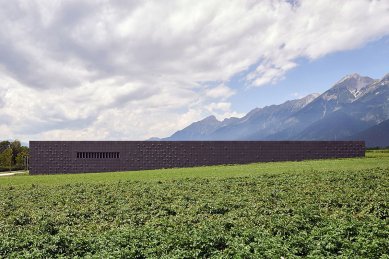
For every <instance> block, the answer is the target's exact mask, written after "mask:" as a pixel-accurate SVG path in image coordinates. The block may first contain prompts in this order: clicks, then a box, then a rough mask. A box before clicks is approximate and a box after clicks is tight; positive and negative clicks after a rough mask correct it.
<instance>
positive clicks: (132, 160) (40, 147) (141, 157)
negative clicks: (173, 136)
mask: <svg viewBox="0 0 389 259" xmlns="http://www.w3.org/2000/svg"><path fill="white" fill-rule="evenodd" d="M364 155H365V143H364V142H363V141H31V142H30V166H29V168H30V174H68V173H89V172H113V171H130V170H146V169H158V168H173V167H193V166H204V165H220V164H247V163H255V162H271V161H300V160H307V159H325V158H347V157H362V156H364Z"/></svg>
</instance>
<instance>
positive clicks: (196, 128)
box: [165, 94, 319, 140]
mask: <svg viewBox="0 0 389 259" xmlns="http://www.w3.org/2000/svg"><path fill="white" fill-rule="evenodd" d="M318 95H319V94H311V95H308V96H306V97H304V98H301V99H297V100H292V101H287V102H285V103H283V104H280V105H271V106H266V107H264V108H256V109H254V110H252V111H250V112H249V113H248V114H247V115H246V116H244V117H242V118H229V119H225V120H223V121H218V120H217V119H216V117H215V116H209V117H207V118H205V119H204V120H201V121H198V122H195V123H192V124H191V125H189V126H188V127H186V128H184V129H182V130H180V131H177V132H176V133H174V134H173V135H172V136H171V137H169V138H166V139H165V140H239V139H251V138H257V137H258V136H267V135H269V132H276V131H278V130H280V127H281V126H282V123H281V122H282V121H283V120H284V119H285V118H288V117H289V116H291V115H292V114H293V113H294V112H296V111H298V110H300V109H301V108H303V107H304V106H306V105H307V104H308V103H310V102H311V101H313V100H314V99H315V98H316V97H317V96H318Z"/></svg>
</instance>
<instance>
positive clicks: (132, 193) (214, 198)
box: [0, 151, 389, 258]
mask: <svg viewBox="0 0 389 259" xmlns="http://www.w3.org/2000/svg"><path fill="white" fill-rule="evenodd" d="M388 190H389V152H388V151H375V152H369V153H367V157H366V158H352V159H336V160H316V161H303V162H275V163H257V164H250V165H230V166H212V167H198V168H189V169H188V168H183V169H165V170H155V171H142V172H118V173H99V174H77V175H51V176H5V177H1V178H0V258H1V257H31V258H39V257H41V258H43V257H77V256H78V257H98V258H101V257H104V258H105V257H112V258H117V257H130V258H145V257H155V258H157V257H158V258H160V257H165V258H172V257H173V258H174V257H176V258H185V257H186V258H191V257H256V258H281V256H282V257H285V258H292V257H296V256H307V257H326V256H341V257H345V258H358V257H361V258H389V217H388V215H389V191H388Z"/></svg>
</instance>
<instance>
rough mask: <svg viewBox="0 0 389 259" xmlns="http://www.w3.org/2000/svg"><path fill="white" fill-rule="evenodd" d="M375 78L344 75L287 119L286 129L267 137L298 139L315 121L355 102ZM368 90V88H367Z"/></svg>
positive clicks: (273, 138)
mask: <svg viewBox="0 0 389 259" xmlns="http://www.w3.org/2000/svg"><path fill="white" fill-rule="evenodd" d="M374 82H375V81H374V79H372V78H370V77H363V76H360V75H358V74H352V75H348V76H345V77H343V78H342V79H341V80H339V81H338V82H337V83H336V84H335V85H334V86H333V87H331V88H330V89H329V90H327V91H326V92H324V93H323V94H321V95H320V96H319V97H317V98H316V99H315V100H314V101H312V102H311V103H309V104H308V105H307V106H305V107H304V108H303V109H301V110H300V111H298V112H297V113H296V114H294V115H293V116H292V117H290V118H288V119H287V120H285V122H284V124H285V129H284V130H282V131H279V132H277V133H275V134H273V135H270V136H268V137H267V139H272V140H282V139H284V140H287V139H298V137H299V134H300V133H301V132H303V131H304V130H305V129H306V128H308V127H309V126H310V125H312V124H313V123H315V122H317V121H319V120H321V119H323V118H325V117H326V116H328V115H330V114H331V113H333V112H335V111H337V110H340V109H342V108H343V107H344V106H346V105H347V104H350V103H352V102H354V101H355V100H356V99H357V98H358V96H360V95H361V93H362V94H363V92H364V91H362V89H366V87H367V86H369V85H370V84H372V83H374ZM365 91H366V90H365Z"/></svg>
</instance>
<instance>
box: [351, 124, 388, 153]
mask: <svg viewBox="0 0 389 259" xmlns="http://www.w3.org/2000/svg"><path fill="white" fill-rule="evenodd" d="M350 139H352V140H364V141H365V142H366V146H367V147H389V120H386V121H383V122H381V123H380V124H378V125H375V126H373V127H370V128H368V129H366V130H364V131H362V132H360V133H358V134H355V135H353V136H352V137H350Z"/></svg>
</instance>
